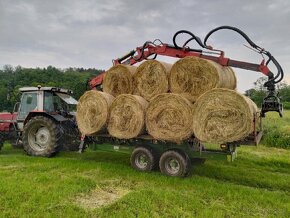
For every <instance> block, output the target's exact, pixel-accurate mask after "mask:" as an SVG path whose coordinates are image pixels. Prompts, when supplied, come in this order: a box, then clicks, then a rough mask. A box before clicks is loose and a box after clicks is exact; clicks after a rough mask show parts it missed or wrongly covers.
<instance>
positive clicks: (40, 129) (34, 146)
mask: <svg viewBox="0 0 290 218" xmlns="http://www.w3.org/2000/svg"><path fill="white" fill-rule="evenodd" d="M61 136H62V130H61V128H60V126H59V125H58V124H57V123H55V122H54V121H53V120H51V119H49V118H47V117H44V116H36V117H33V118H31V120H29V121H28V123H27V124H26V125H25V126H24V130H23V138H22V141H23V148H24V150H25V151H26V153H27V154H28V155H32V156H43V157H51V156H53V155H55V154H56V153H57V152H58V151H59V150H60V147H61V144H62V143H61V139H62V137H61Z"/></svg>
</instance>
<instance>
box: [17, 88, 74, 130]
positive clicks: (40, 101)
mask: <svg viewBox="0 0 290 218" xmlns="http://www.w3.org/2000/svg"><path fill="white" fill-rule="evenodd" d="M19 91H20V92H21V93H22V96H21V101H20V103H18V106H16V108H17V107H18V110H17V109H16V110H17V111H18V114H17V126H18V129H19V130H21V131H22V130H23V126H24V124H25V123H26V122H27V121H28V120H29V119H30V118H31V117H33V116H35V115H38V114H41V113H42V114H43V113H45V114H47V115H48V116H51V117H53V118H55V119H57V120H59V119H61V117H62V118H71V117H73V116H74V113H75V111H76V105H77V103H78V102H77V101H76V100H75V99H74V98H73V97H72V96H71V94H72V91H71V90H67V89H63V88H57V87H40V86H38V87H24V88H20V89H19Z"/></svg>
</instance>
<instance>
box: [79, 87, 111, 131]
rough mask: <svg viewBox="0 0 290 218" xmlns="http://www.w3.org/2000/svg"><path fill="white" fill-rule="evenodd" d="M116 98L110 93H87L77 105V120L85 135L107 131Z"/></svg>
mask: <svg viewBox="0 0 290 218" xmlns="http://www.w3.org/2000/svg"><path fill="white" fill-rule="evenodd" d="M113 99H114V97H113V96H111V95H110V94H108V93H104V92H100V91H96V90H91V91H87V92H85V93H84V94H83V95H82V96H81V98H80V99H79V102H78V105H77V115H76V120H77V124H78V128H79V130H80V132H81V133H82V134H83V135H92V134H94V133H97V132H101V131H104V130H105V129H106V125H107V120H108V117H109V107H110V105H111V103H112V101H113Z"/></svg>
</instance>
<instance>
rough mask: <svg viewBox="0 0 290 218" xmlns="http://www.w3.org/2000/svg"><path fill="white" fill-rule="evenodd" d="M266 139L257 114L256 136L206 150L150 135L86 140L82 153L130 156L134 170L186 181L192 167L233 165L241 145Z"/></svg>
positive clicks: (189, 141) (196, 144)
mask: <svg viewBox="0 0 290 218" xmlns="http://www.w3.org/2000/svg"><path fill="white" fill-rule="evenodd" d="M262 136H263V130H262V118H261V116H260V115H259V113H256V114H255V116H254V119H253V132H252V134H250V135H249V136H248V137H247V138H245V139H243V140H241V141H236V142H230V143H224V144H221V145H215V146H214V148H212V146H209V147H210V148H206V147H208V146H205V145H204V144H203V143H202V142H200V141H199V140H198V139H196V138H195V137H191V138H189V139H186V140H183V141H180V142H170V141H164V140H157V139H155V138H153V137H152V136H150V135H140V136H138V137H136V138H131V139H118V138H115V137H112V136H111V135H109V134H96V135H94V136H86V137H85V136H83V137H82V139H81V145H80V152H82V151H83V149H84V147H85V146H84V144H87V145H88V146H89V148H90V149H92V150H103V151H119V152H125V153H129V154H131V158H130V161H131V166H132V167H133V168H135V169H136V170H139V171H151V170H154V169H157V168H159V169H160V171H161V172H162V173H163V174H165V175H167V176H177V177H184V176H187V175H188V174H189V172H190V168H191V163H192V162H196V160H199V161H201V162H204V161H205V160H206V159H224V160H227V161H229V162H233V161H234V160H235V159H236V157H237V152H238V149H237V148H238V147H239V146H240V145H251V146H257V145H258V144H259V143H260V140H261V138H262Z"/></svg>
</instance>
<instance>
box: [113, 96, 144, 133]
mask: <svg viewBox="0 0 290 218" xmlns="http://www.w3.org/2000/svg"><path fill="white" fill-rule="evenodd" d="M147 105H148V103H147V101H146V100H145V99H144V98H142V97H140V96H137V95H130V94H123V95H119V96H118V97H117V98H116V99H115V100H114V101H113V103H112V105H111V107H110V117H109V121H108V132H109V133H110V134H111V135H112V136H114V137H116V138H120V139H129V138H134V137H137V136H138V135H140V134H142V133H144V130H145V127H144V126H145V124H144V123H145V121H144V120H145V110H146V107H147Z"/></svg>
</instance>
